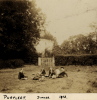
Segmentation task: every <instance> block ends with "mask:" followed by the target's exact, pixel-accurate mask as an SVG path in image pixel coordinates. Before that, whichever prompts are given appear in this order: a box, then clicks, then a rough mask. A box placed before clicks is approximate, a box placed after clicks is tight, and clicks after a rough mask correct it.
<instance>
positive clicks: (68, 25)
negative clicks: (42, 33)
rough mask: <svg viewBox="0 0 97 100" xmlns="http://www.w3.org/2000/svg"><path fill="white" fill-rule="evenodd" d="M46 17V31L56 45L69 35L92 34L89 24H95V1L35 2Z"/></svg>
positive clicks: (96, 13) (56, 0)
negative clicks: (56, 42) (54, 40)
mask: <svg viewBox="0 0 97 100" xmlns="http://www.w3.org/2000/svg"><path fill="white" fill-rule="evenodd" d="M36 3H37V6H38V7H40V8H41V9H42V12H43V13H45V14H46V16H47V22H48V26H47V27H46V29H47V30H48V31H49V32H50V33H51V34H52V35H53V36H55V37H56V38H57V41H58V44H61V43H62V42H63V40H65V39H68V37H69V36H71V35H77V34H86V33H89V32H92V31H93V30H91V28H90V27H89V24H90V23H92V22H97V0H36Z"/></svg>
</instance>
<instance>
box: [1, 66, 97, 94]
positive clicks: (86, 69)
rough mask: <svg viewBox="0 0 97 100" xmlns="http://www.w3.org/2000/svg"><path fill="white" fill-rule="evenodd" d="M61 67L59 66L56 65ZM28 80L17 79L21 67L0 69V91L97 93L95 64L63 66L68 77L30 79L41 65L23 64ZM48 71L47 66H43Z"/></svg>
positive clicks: (96, 69) (96, 67)
mask: <svg viewBox="0 0 97 100" xmlns="http://www.w3.org/2000/svg"><path fill="white" fill-rule="evenodd" d="M57 67H61V66H57ZM23 68H24V74H25V75H27V76H28V80H19V79H18V73H19V71H20V69H21V68H16V69H1V70H0V93H97V66H74V65H70V66H64V68H65V71H66V73H67V74H68V77H64V78H56V79H52V78H48V77H46V78H45V79H44V80H43V81H39V80H32V78H33V77H34V75H33V74H36V73H37V72H39V71H40V69H41V67H38V66H34V65H25V66H24V67H23ZM45 69H46V72H47V73H48V67H45Z"/></svg>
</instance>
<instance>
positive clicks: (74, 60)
mask: <svg viewBox="0 0 97 100" xmlns="http://www.w3.org/2000/svg"><path fill="white" fill-rule="evenodd" d="M55 65H56V66H59V65H61V66H64V65H83V66H84V65H90V66H92V65H97V55H69V56H55Z"/></svg>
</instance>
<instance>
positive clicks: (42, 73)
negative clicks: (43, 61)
mask: <svg viewBox="0 0 97 100" xmlns="http://www.w3.org/2000/svg"><path fill="white" fill-rule="evenodd" d="M45 74H46V72H45V69H44V68H42V69H41V74H40V75H41V76H45Z"/></svg>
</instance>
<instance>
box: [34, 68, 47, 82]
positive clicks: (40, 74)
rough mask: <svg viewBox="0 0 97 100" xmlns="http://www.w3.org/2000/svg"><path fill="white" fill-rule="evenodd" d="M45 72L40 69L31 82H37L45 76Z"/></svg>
mask: <svg viewBox="0 0 97 100" xmlns="http://www.w3.org/2000/svg"><path fill="white" fill-rule="evenodd" d="M45 74H46V72H45V69H44V68H42V69H41V71H40V72H38V73H37V74H36V75H35V77H34V78H33V80H39V79H40V78H42V76H45Z"/></svg>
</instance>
